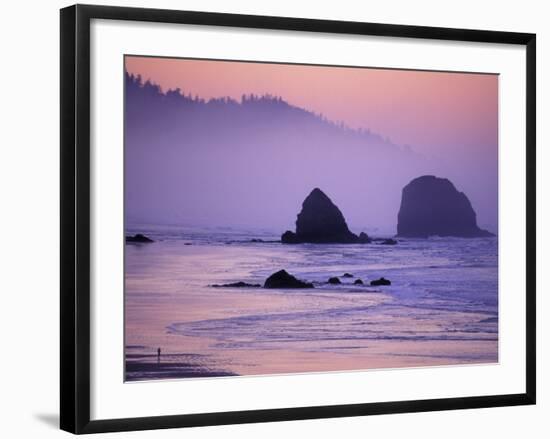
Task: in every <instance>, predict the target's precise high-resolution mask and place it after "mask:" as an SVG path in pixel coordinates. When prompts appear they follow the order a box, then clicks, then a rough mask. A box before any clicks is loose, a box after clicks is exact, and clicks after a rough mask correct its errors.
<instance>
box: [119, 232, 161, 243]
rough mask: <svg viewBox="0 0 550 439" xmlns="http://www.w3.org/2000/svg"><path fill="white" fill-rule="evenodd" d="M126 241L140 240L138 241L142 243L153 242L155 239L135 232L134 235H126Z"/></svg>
mask: <svg viewBox="0 0 550 439" xmlns="http://www.w3.org/2000/svg"><path fill="white" fill-rule="evenodd" d="M126 242H140V243H142V242H143V243H145V242H155V241H153V240H152V239H151V238H148V237H147V236H145V235H142V234H141V233H137V234H136V235H134V236H127V237H126Z"/></svg>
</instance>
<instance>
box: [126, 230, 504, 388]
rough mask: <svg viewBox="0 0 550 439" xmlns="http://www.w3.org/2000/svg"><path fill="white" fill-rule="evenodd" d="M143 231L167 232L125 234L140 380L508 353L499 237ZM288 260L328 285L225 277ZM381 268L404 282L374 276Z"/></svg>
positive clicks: (294, 269)
mask: <svg viewBox="0 0 550 439" xmlns="http://www.w3.org/2000/svg"><path fill="white" fill-rule="evenodd" d="M137 232H141V233H145V234H147V235H148V236H150V237H152V238H153V239H155V242H154V243H152V244H127V245H126V252H125V264H126V273H125V339H126V379H127V380H144V379H162V378H164V379H168V378H189V377H207V376H208V377H212V376H224V375H262V374H278V373H302V372H323V371H345V370H364V369H373V368H400V367H429V366H436V365H437V366H441V365H458V364H479V363H494V362H497V361H498V240H497V238H479V239H460V238H430V239H399V243H398V244H397V245H395V246H387V245H381V244H378V243H373V244H367V245H361V244H347V245H334V244H299V245H284V244H281V243H279V242H274V241H276V240H277V239H278V236H277V235H275V234H274V233H272V232H270V231H251V230H233V229H229V228H226V229H209V230H206V229H193V228H185V229H182V228H172V227H164V228H159V227H151V226H149V227H146V226H143V227H133V228H129V229H128V230H127V233H128V234H130V233H137ZM253 239H255V240H261V242H252V240H253ZM280 269H285V270H287V271H288V272H289V273H291V274H293V275H295V276H296V277H298V278H300V279H303V280H307V281H310V282H313V283H314V285H315V288H314V289H307V290H267V289H263V288H214V287H212V284H223V283H231V282H237V281H244V282H248V283H258V284H263V282H264V281H265V279H266V278H267V277H268V276H269V275H270V274H272V273H274V272H275V271H278V270H280ZM346 272H347V273H351V274H353V276H354V277H353V278H344V277H340V279H341V281H342V284H341V285H329V284H327V280H328V278H329V277H332V276H342V275H343V274H344V273H346ZM382 276H383V277H385V278H386V279H390V280H391V282H392V285H391V286H385V287H370V286H369V285H368V283H369V282H370V281H371V280H373V279H378V278H379V277H382ZM357 278H360V279H362V280H363V281H364V282H365V285H363V286H356V285H353V281H354V280H355V279H357ZM158 348H160V349H161V354H160V356H158V355H157V349H158Z"/></svg>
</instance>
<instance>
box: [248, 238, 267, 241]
mask: <svg viewBox="0 0 550 439" xmlns="http://www.w3.org/2000/svg"><path fill="white" fill-rule="evenodd" d="M250 242H264V240H263V239H259V238H252V239H251V240H250Z"/></svg>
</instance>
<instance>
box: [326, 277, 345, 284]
mask: <svg viewBox="0 0 550 439" xmlns="http://www.w3.org/2000/svg"><path fill="white" fill-rule="evenodd" d="M328 283H329V284H332V285H339V284H341V283H342V282H340V279H338V278H337V277H331V278H330V279H329V280H328Z"/></svg>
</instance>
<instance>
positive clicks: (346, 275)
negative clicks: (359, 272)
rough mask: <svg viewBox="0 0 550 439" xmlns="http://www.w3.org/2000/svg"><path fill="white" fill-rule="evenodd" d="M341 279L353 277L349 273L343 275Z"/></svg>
mask: <svg viewBox="0 0 550 439" xmlns="http://www.w3.org/2000/svg"><path fill="white" fill-rule="evenodd" d="M342 277H353V274H351V273H344V274H343V275H342Z"/></svg>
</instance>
